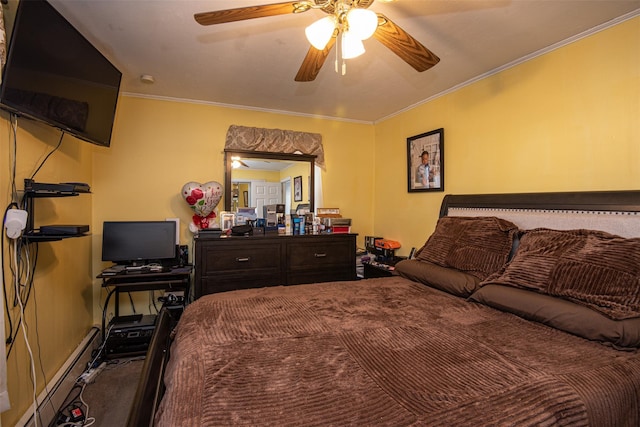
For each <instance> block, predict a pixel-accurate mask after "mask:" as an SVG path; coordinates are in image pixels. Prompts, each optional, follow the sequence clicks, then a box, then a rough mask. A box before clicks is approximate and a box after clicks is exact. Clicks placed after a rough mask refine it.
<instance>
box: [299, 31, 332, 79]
mask: <svg viewBox="0 0 640 427" xmlns="http://www.w3.org/2000/svg"><path fill="white" fill-rule="evenodd" d="M335 43H336V38H335V37H331V39H330V40H329V43H327V45H326V46H325V48H324V49H322V50H318V49H316V48H315V47H313V46H311V47H310V48H309V51H308V52H307V56H305V57H304V60H303V61H302V65H301V66H300V69H299V70H298V74H296V78H295V81H297V82H311V81H314V80H315V79H316V77H317V76H318V73H319V72H320V68H322V66H323V65H324V61H325V60H326V59H327V56H329V52H330V51H331V48H333V45H334V44H335Z"/></svg>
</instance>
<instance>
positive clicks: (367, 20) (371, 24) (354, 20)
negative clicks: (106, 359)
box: [347, 8, 378, 40]
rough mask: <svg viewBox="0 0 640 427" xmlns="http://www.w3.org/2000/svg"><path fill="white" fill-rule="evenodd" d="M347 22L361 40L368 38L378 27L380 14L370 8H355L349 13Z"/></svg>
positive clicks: (350, 29)
mask: <svg viewBox="0 0 640 427" xmlns="http://www.w3.org/2000/svg"><path fill="white" fill-rule="evenodd" d="M347 23H348V24H349V31H351V32H352V33H353V34H354V35H355V36H357V37H358V38H359V39H360V40H366V39H368V38H369V37H371V36H372V35H373V33H375V32H376V29H377V28H378V16H377V15H376V14H375V12H373V11H371V10H368V9H359V8H354V9H351V10H349V12H348V13H347Z"/></svg>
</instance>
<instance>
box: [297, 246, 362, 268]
mask: <svg viewBox="0 0 640 427" xmlns="http://www.w3.org/2000/svg"><path fill="white" fill-rule="evenodd" d="M354 251H355V246H354V247H351V241H350V240H344V241H328V242H323V241H309V242H293V243H290V244H289V245H288V246H287V259H288V266H289V270H291V271H301V270H315V271H318V269H325V268H331V267H334V268H335V267H338V266H351V265H352V264H353V266H354V267H355V261H353V253H354Z"/></svg>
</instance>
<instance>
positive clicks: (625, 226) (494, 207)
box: [440, 190, 640, 237]
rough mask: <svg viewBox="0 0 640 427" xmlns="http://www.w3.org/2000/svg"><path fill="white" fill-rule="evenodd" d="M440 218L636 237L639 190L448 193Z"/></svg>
mask: <svg viewBox="0 0 640 427" xmlns="http://www.w3.org/2000/svg"><path fill="white" fill-rule="evenodd" d="M440 216H441V217H442V216H496V217H499V218H504V219H507V220H509V221H511V222H513V223H514V224H516V225H517V226H518V227H519V228H521V229H532V228H538V227H546V228H554V229H558V230H569V229H577V228H584V229H591V230H602V231H606V232H608V233H612V234H616V235H619V236H622V237H640V191H638V190H633V191H587V192H572V193H568V192H559V193H510V194H468V195H456V194H449V195H447V196H445V198H444V200H443V201H442V206H441V208H440Z"/></svg>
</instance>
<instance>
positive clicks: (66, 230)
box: [40, 225, 89, 236]
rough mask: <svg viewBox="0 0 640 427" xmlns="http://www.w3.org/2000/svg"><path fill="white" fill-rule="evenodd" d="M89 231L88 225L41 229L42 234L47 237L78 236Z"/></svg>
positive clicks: (43, 227)
mask: <svg viewBox="0 0 640 427" xmlns="http://www.w3.org/2000/svg"><path fill="white" fill-rule="evenodd" d="M88 231H89V226H88V225H43V226H41V227H40V234H44V235H45V236H76V235H79V234H84V233H86V232H88Z"/></svg>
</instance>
